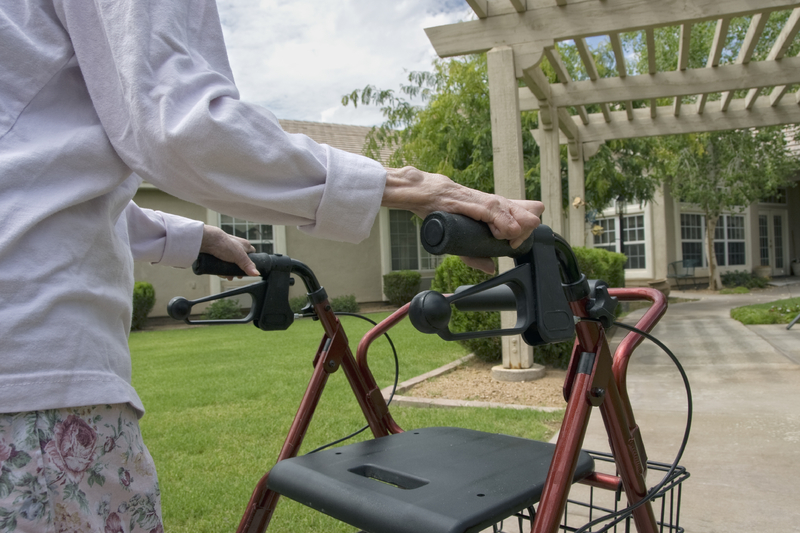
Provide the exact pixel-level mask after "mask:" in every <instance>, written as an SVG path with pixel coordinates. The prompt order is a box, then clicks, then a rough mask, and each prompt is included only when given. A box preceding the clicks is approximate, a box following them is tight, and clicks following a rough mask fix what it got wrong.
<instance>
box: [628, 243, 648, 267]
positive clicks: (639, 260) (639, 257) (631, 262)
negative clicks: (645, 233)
mask: <svg viewBox="0 0 800 533" xmlns="http://www.w3.org/2000/svg"><path fill="white" fill-rule="evenodd" d="M644 249H645V247H644V244H626V245H625V255H627V256H628V261H627V262H626V263H625V268H646V264H645V256H644Z"/></svg>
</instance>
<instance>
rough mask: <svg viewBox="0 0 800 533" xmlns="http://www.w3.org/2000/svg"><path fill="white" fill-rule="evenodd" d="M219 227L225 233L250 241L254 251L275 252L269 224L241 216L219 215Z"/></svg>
mask: <svg viewBox="0 0 800 533" xmlns="http://www.w3.org/2000/svg"><path fill="white" fill-rule="evenodd" d="M219 227H220V228H221V229H222V231H224V232H225V233H228V234H230V235H235V236H236V237H241V238H243V239H247V240H248V241H250V243H251V244H252V245H253V247H254V248H255V249H256V252H259V253H267V254H271V253H275V252H274V250H275V240H274V238H273V236H272V226H270V225H269V224H257V223H255V222H248V221H247V220H242V219H241V218H233V217H229V216H228V215H220V216H219Z"/></svg>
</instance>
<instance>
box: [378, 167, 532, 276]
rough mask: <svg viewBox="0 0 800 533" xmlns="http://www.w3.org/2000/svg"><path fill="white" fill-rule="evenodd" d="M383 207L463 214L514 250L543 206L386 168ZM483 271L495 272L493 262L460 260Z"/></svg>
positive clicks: (414, 171) (412, 171) (427, 175)
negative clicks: (484, 226)
mask: <svg viewBox="0 0 800 533" xmlns="http://www.w3.org/2000/svg"><path fill="white" fill-rule="evenodd" d="M382 205H383V206H385V207H395V208H399V209H407V210H409V211H411V212H413V213H414V214H415V215H417V216H419V217H421V218H425V217H426V216H427V215H429V214H430V213H432V212H434V211H445V212H447V213H457V214H461V215H466V216H468V217H471V218H474V219H475V220H480V221H483V222H486V223H487V224H488V225H489V229H490V230H491V231H492V234H493V235H494V236H495V238H497V239H506V240H508V241H509V244H510V245H511V247H512V248H517V247H518V246H519V245H520V244H522V243H523V242H524V241H525V240H526V239H527V238H528V237H530V235H531V233H532V232H533V230H535V229H536V228H537V227H538V226H539V224H540V223H541V220H540V219H539V216H540V215H541V214H542V213H543V212H544V204H543V203H542V202H536V201H532V200H509V199H508V198H504V197H503V196H498V195H496V194H488V193H484V192H480V191H476V190H474V189H470V188H468V187H464V186H463V185H459V184H458V183H455V182H454V181H452V180H451V179H450V178H448V177H447V176H443V175H441V174H431V173H428V172H422V171H421V170H417V169H415V168H413V167H405V168H401V169H387V175H386V188H385V189H384V193H383V201H382ZM462 259H463V260H464V262H465V263H466V264H468V265H469V266H471V267H473V268H477V269H480V270H483V271H484V272H488V273H490V274H491V273H493V272H494V262H492V260H491V259H489V258H485V257H478V258H475V257H473V258H468V257H462Z"/></svg>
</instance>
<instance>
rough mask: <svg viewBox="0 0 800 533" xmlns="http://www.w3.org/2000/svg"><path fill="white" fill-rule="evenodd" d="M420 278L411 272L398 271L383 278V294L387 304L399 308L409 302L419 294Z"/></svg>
mask: <svg viewBox="0 0 800 533" xmlns="http://www.w3.org/2000/svg"><path fill="white" fill-rule="evenodd" d="M421 279H422V276H421V275H420V273H419V272H416V271H413V270H398V271H397V272H390V273H388V274H384V276H383V293H384V294H385V295H386V297H387V298H388V299H389V303H391V304H392V305H396V306H398V307H400V306H401V305H405V304H407V303H408V302H410V301H411V299H412V298H414V296H416V294H417V293H418V292H419V282H420V280H421Z"/></svg>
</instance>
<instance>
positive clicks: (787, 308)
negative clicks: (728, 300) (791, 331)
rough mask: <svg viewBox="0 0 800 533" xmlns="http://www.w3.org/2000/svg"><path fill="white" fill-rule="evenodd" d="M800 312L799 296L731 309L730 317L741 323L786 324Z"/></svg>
mask: <svg viewBox="0 0 800 533" xmlns="http://www.w3.org/2000/svg"><path fill="white" fill-rule="evenodd" d="M798 313H800V298H787V299H785V300H775V301H774V302H769V303H765V304H754V305H746V306H743V307H736V308H735V309H731V318H733V319H736V320H738V321H739V322H741V323H742V324H788V323H789V322H791V321H792V319H793V318H794V317H796V316H797V314H798Z"/></svg>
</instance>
